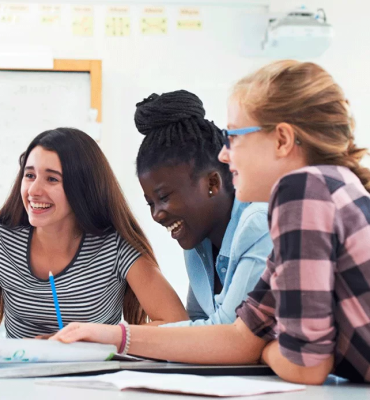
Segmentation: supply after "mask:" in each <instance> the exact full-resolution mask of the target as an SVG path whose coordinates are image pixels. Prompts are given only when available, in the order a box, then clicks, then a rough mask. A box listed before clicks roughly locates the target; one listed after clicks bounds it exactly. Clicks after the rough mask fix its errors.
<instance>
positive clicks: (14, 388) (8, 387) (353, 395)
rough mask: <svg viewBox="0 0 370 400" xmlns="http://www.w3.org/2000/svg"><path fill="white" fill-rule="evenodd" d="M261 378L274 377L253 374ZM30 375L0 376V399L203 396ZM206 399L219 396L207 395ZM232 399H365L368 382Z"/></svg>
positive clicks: (369, 394)
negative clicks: (75, 384) (78, 385)
mask: <svg viewBox="0 0 370 400" xmlns="http://www.w3.org/2000/svg"><path fill="white" fill-rule="evenodd" d="M254 379H258V380H260V381H261V382H263V381H268V380H272V379H279V378H277V377H254ZM34 382H35V380H34V379H33V378H29V379H1V380H0V399H1V400H3V399H4V400H5V399H6V400H25V399H27V400H66V399H68V400H80V399H85V400H98V399H99V400H102V399H104V400H113V399H121V400H122V399H127V400H128V399H129V400H184V399H185V398H186V399H187V398H189V399H190V398H191V399H193V400H194V399H200V400H201V399H207V398H206V397H198V396H197V397H195V396H188V395H173V394H164V393H153V392H144V391H131V390H130V391H124V392H119V391H105V390H104V391H103V390H90V389H75V388H65V387H58V386H46V385H45V386H44V385H37V384H35V383H34ZM209 399H218V400H219V399H220V398H219V397H218V398H216V397H210V398H209ZM235 399H246V400H248V399H250V400H262V399H264V400H268V399H271V400H295V399H299V400H308V399H309V400H324V399H325V400H329V399H330V400H365V399H366V400H368V399H370V385H355V384H348V383H347V382H344V381H342V380H339V379H336V378H331V377H330V378H329V379H328V380H327V382H326V383H325V385H324V386H307V389H306V390H305V391H300V392H292V393H281V394H268V395H261V396H248V397H237V398H235Z"/></svg>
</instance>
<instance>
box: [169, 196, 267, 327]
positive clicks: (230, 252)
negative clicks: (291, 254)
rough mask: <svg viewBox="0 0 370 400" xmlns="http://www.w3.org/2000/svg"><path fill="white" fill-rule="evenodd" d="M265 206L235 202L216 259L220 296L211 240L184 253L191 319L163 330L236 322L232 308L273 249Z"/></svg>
mask: <svg viewBox="0 0 370 400" xmlns="http://www.w3.org/2000/svg"><path fill="white" fill-rule="evenodd" d="M267 207H268V205H267V203H241V202H239V201H238V200H235V201H234V205H233V209H232V212H231V219H230V222H229V224H228V226H227V229H226V232H225V236H224V238H223V240H222V244H221V249H220V252H219V255H218V257H217V260H216V270H217V273H218V276H219V277H220V281H221V283H222V287H223V288H222V291H221V293H220V294H217V295H215V294H214V271H215V268H214V266H213V254H212V243H211V241H210V240H209V239H205V240H203V242H202V243H201V244H200V245H198V246H197V247H195V248H194V249H191V250H185V251H184V253H185V263H186V268H187V272H188V275H189V283H190V284H189V293H188V298H187V307H186V308H187V311H188V314H189V317H190V318H191V320H189V321H181V322H176V323H171V324H165V325H161V326H162V327H172V326H197V325H214V324H230V323H232V322H234V321H235V319H236V313H235V308H236V307H237V306H239V304H240V303H241V302H242V301H243V300H245V299H246V298H247V294H248V293H249V292H250V291H251V290H252V289H253V288H254V286H255V285H256V283H257V282H258V280H259V278H260V276H261V274H262V272H263V270H264V269H265V266H266V259H267V256H268V255H269V254H270V252H271V250H272V241H271V238H270V234H269V230H268V223H267Z"/></svg>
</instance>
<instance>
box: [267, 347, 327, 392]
mask: <svg viewBox="0 0 370 400" xmlns="http://www.w3.org/2000/svg"><path fill="white" fill-rule="evenodd" d="M262 361H263V362H264V363H265V364H267V365H268V366H269V367H271V369H272V370H273V371H274V372H275V373H276V374H277V375H278V376H280V378H282V379H284V380H285V381H288V382H292V383H301V384H305V385H321V384H323V383H324V381H325V380H326V378H327V377H328V375H329V374H330V371H331V370H332V369H333V365H334V356H333V355H331V356H329V357H328V358H327V359H325V360H324V361H323V362H321V363H320V364H319V365H315V366H313V367H304V366H301V365H297V364H294V363H292V362H291V361H289V360H288V359H287V358H285V357H284V356H283V355H282V354H281V352H280V350H279V343H278V341H277V340H274V341H273V342H270V343H269V344H268V345H267V346H266V347H265V348H264V349H263V352H262Z"/></svg>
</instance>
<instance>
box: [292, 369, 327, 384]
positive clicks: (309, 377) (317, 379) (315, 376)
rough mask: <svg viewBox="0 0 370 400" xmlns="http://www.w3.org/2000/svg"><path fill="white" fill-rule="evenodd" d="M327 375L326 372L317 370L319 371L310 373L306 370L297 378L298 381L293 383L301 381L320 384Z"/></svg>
mask: <svg viewBox="0 0 370 400" xmlns="http://www.w3.org/2000/svg"><path fill="white" fill-rule="evenodd" d="M327 377H328V373H325V372H319V373H312V372H308V371H307V372H306V373H304V374H303V376H301V378H300V379H299V382H295V383H301V384H303V385H317V386H320V385H322V384H323V383H324V382H325V381H326V378H327Z"/></svg>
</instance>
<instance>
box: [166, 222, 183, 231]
mask: <svg viewBox="0 0 370 400" xmlns="http://www.w3.org/2000/svg"><path fill="white" fill-rule="evenodd" d="M182 223H183V221H181V220H179V221H176V222H175V223H173V224H172V225H170V226H167V232H171V233H176V232H177V231H179V230H180V229H181V226H182Z"/></svg>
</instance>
